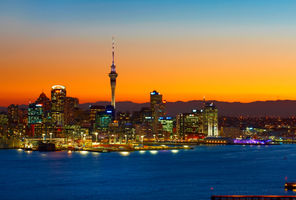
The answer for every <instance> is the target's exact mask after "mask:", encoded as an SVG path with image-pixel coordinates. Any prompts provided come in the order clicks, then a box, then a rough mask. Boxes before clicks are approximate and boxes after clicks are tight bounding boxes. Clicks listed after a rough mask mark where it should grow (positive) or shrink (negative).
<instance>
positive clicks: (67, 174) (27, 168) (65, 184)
mask: <svg viewBox="0 0 296 200" xmlns="http://www.w3.org/2000/svg"><path fill="white" fill-rule="evenodd" d="M295 169H296V145H278V146H197V147H196V148H195V149H194V150H181V151H178V152H172V151H159V152H154V151H153V152H150V151H147V152H145V153H143V152H142V153H141V152H132V153H130V154H129V155H122V154H120V153H105V154H103V153H102V154H99V153H85V152H72V153H71V154H70V153H68V152H49V153H42V152H30V153H29V152H24V151H18V150H0V199H41V200H45V199H73V200H74V199H100V200H101V199H149V200H151V199H154V200H156V199H198V200H203V199H210V196H211V195H212V194H282V195H284V194H293V193H290V192H289V193H285V191H284V189H283V187H284V181H285V177H286V176H287V177H288V180H290V181H296V171H295Z"/></svg>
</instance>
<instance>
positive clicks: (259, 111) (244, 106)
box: [0, 100, 296, 117]
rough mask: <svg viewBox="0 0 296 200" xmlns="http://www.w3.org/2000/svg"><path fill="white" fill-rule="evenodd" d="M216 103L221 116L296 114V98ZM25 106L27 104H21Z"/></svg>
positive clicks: (135, 107) (184, 108)
mask: <svg viewBox="0 0 296 200" xmlns="http://www.w3.org/2000/svg"><path fill="white" fill-rule="evenodd" d="M210 102H213V103H215V105H216V106H217V108H218V111H219V115H220V116H240V115H243V116H250V117H255V116H257V117H258V116H279V117H289V116H296V101H295V100H277V101H255V102H251V103H240V102H223V101H210ZM94 104H97V105H108V104H110V102H107V101H98V102H96V103H84V104H80V108H82V109H88V108H89V106H90V105H94ZM21 106H22V107H25V105H21ZM149 106H150V103H134V102H130V101H121V102H117V103H116V109H117V110H118V111H122V112H126V111H129V112H133V111H139V110H140V109H141V108H142V107H149ZM202 106H203V101H201V100H193V101H187V102H183V101H177V102H167V104H166V108H167V113H168V115H170V116H175V115H176V114H178V113H185V112H191V110H192V109H201V108H202ZM6 110H7V108H5V107H0V111H6Z"/></svg>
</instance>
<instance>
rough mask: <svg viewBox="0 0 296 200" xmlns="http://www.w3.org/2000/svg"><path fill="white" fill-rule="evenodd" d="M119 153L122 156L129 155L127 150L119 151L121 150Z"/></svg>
mask: <svg viewBox="0 0 296 200" xmlns="http://www.w3.org/2000/svg"><path fill="white" fill-rule="evenodd" d="M119 153H120V155H122V156H128V155H130V152H128V151H121V152H119Z"/></svg>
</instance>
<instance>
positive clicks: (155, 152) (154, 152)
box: [150, 150, 158, 154]
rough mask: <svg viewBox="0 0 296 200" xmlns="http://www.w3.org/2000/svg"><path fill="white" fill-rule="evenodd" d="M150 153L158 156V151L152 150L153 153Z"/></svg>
mask: <svg viewBox="0 0 296 200" xmlns="http://www.w3.org/2000/svg"><path fill="white" fill-rule="evenodd" d="M150 153H151V154H157V153H158V151H156V150H152V151H150Z"/></svg>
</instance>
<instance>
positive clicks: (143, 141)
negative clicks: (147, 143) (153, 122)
mask: <svg viewBox="0 0 296 200" xmlns="http://www.w3.org/2000/svg"><path fill="white" fill-rule="evenodd" d="M141 138H142V143H144V135H142V136H141Z"/></svg>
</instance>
